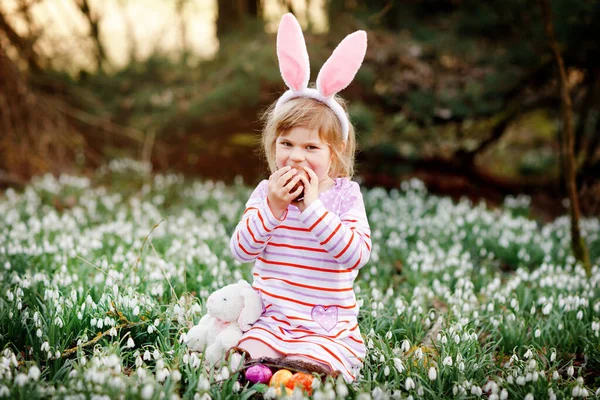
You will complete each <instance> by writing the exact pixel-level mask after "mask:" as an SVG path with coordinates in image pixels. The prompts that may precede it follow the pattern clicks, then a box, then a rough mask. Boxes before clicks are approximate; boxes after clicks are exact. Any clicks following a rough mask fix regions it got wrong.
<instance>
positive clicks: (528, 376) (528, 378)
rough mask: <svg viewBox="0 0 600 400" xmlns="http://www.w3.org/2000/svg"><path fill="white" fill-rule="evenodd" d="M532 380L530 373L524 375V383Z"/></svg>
mask: <svg viewBox="0 0 600 400" xmlns="http://www.w3.org/2000/svg"><path fill="white" fill-rule="evenodd" d="M532 380H533V374H532V373H531V372H528V373H527V375H525V382H531V381H532Z"/></svg>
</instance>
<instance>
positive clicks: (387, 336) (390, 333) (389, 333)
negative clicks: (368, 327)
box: [385, 331, 392, 340]
mask: <svg viewBox="0 0 600 400" xmlns="http://www.w3.org/2000/svg"><path fill="white" fill-rule="evenodd" d="M385 338H386V339H387V340H391V339H392V331H387V333H386V334H385Z"/></svg>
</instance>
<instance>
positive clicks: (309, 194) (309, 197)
mask: <svg viewBox="0 0 600 400" xmlns="http://www.w3.org/2000/svg"><path fill="white" fill-rule="evenodd" d="M303 168H304V170H305V171H306V173H307V174H308V178H307V177H306V175H304V174H298V175H297V176H300V180H301V181H302V184H303V185H304V198H303V199H302V200H300V201H292V204H293V205H295V206H296V207H298V209H299V210H300V212H303V211H304V210H306V208H307V207H308V206H310V205H311V204H312V203H314V202H315V201H316V200H317V199H318V198H319V178H318V177H317V174H315V171H313V170H312V169H310V168H308V167H303ZM293 198H295V197H293Z"/></svg>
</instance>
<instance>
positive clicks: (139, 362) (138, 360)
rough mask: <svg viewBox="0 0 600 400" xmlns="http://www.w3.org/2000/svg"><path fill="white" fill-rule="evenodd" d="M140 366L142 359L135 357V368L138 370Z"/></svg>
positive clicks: (142, 362)
mask: <svg viewBox="0 0 600 400" xmlns="http://www.w3.org/2000/svg"><path fill="white" fill-rule="evenodd" d="M142 364H144V361H142V357H140V356H137V357H136V358H135V366H136V367H138V368H140V367H141V366H142Z"/></svg>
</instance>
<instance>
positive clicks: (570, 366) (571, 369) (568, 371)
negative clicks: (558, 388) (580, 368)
mask: <svg viewBox="0 0 600 400" xmlns="http://www.w3.org/2000/svg"><path fill="white" fill-rule="evenodd" d="M574 373H575V368H573V366H572V365H569V367H568V368H567V375H569V376H573V374H574Z"/></svg>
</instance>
